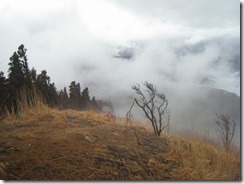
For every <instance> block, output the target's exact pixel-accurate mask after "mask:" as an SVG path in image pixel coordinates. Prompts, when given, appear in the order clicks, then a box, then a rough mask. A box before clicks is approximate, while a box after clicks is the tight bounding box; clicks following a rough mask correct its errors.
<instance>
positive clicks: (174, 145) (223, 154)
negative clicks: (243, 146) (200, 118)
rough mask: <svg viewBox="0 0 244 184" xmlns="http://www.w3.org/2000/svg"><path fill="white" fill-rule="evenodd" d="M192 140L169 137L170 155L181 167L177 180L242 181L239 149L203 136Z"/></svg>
mask: <svg viewBox="0 0 244 184" xmlns="http://www.w3.org/2000/svg"><path fill="white" fill-rule="evenodd" d="M194 135H196V136H195V137H191V139H187V140H186V139H184V138H180V137H179V136H170V138H169V142H170V144H169V145H170V150H169V152H168V153H167V157H168V158H170V159H171V160H174V161H175V163H177V165H178V167H176V169H174V171H173V173H174V176H175V179H176V180H216V181H217V180H240V151H239V150H237V149H234V148H233V149H231V150H229V151H226V150H225V149H224V147H221V146H220V145H221V143H220V142H219V143H218V142H216V141H217V139H216V141H215V142H214V141H213V139H211V140H208V138H209V137H204V136H203V135H198V134H196V133H194ZM207 136H208V135H207Z"/></svg>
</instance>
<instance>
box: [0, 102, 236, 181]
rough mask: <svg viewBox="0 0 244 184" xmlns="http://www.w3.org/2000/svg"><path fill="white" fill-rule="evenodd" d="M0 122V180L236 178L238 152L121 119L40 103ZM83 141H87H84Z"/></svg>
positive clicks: (203, 140)
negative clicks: (136, 136) (156, 131)
mask: <svg viewBox="0 0 244 184" xmlns="http://www.w3.org/2000/svg"><path fill="white" fill-rule="evenodd" d="M22 110H23V111H22V113H20V114H19V115H18V116H16V115H13V114H8V116H7V117H6V119H4V120H3V121H2V122H0V131H1V132H2V135H1V140H0V178H1V179H48V180H53V179H55V180H62V179H65V180H67V179H70V180H73V179H75V180H77V179H78V180H104V179H105V180H240V153H239V152H238V151H230V152H226V151H225V150H223V149H221V148H219V147H216V146H214V145H212V144H209V143H207V141H205V139H201V138H199V137H197V138H196V139H194V137H192V138H191V139H188V140H186V139H183V138H180V137H177V136H172V135H166V134H163V135H162V136H161V137H160V138H156V137H155V136H154V135H153V132H152V131H149V130H148V127H146V128H143V127H141V126H139V123H138V122H135V123H134V125H135V126H136V129H137V132H138V136H139V139H140V142H141V145H140V146H139V145H137V142H136V138H135V135H134V133H133V131H132V130H131V129H130V127H129V126H125V124H126V122H125V121H124V120H123V118H118V119H119V120H118V119H117V120H114V119H110V118H108V117H106V114H104V113H95V112H92V111H83V112H80V111H75V110H64V111H59V110H56V109H51V108H49V107H47V106H46V105H44V104H43V103H39V105H35V106H32V107H28V106H25V108H22ZM86 137H89V139H91V142H89V141H86V139H85V138H86Z"/></svg>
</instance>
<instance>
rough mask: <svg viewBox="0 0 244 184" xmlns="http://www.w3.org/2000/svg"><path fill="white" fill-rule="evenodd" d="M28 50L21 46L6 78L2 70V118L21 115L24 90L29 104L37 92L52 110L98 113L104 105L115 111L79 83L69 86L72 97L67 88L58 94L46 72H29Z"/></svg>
mask: <svg viewBox="0 0 244 184" xmlns="http://www.w3.org/2000/svg"><path fill="white" fill-rule="evenodd" d="M26 51H27V49H26V48H25V47H24V45H23V44H22V45H20V46H19V47H18V50H17V51H16V52H14V53H13V55H12V56H11V57H10V58H9V60H10V62H9V64H8V65H9V69H8V77H7V78H6V77H5V76H4V73H3V72H2V71H0V102H1V104H0V115H3V114H5V113H6V112H11V113H13V112H14V113H18V112H19V111H20V109H19V108H18V105H19V103H21V101H20V100H19V99H20V98H21V95H22V94H21V91H22V90H23V89H24V90H25V91H26V93H27V95H26V96H27V101H28V103H29V104H31V103H33V99H32V97H33V93H34V91H37V92H38V93H39V94H40V95H41V97H42V99H43V101H44V102H45V103H46V104H47V105H49V106H50V107H56V108H60V109H68V108H70V109H76V110H87V109H89V110H95V111H102V109H103V107H104V106H107V107H108V108H112V104H111V102H107V101H103V100H96V99H95V96H94V97H93V98H92V99H90V96H89V90H88V88H87V87H86V88H85V89H84V90H83V91H82V92H81V87H80V83H76V81H72V82H71V83H70V85H69V94H68V92H67V89H66V87H64V89H62V90H61V91H57V89H56V87H55V84H54V83H51V79H50V77H49V76H48V75H47V71H46V70H43V71H41V73H40V74H37V72H36V70H35V69H34V68H32V69H31V70H30V69H29V67H28V62H27V61H28V59H27V55H26Z"/></svg>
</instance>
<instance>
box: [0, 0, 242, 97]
mask: <svg viewBox="0 0 244 184" xmlns="http://www.w3.org/2000/svg"><path fill="white" fill-rule="evenodd" d="M187 2H188V5H187V6H186V4H185V2H183V1H180V0H172V1H165V0H155V1H143V0H134V1H129V0H123V1H122V0H121V1H120V0H117V1H116V0H99V1H98V0H89V1H85V0H83V1H76V0H59V1H51V2H50V1H35V2H33V1H28V0H23V1H21V2H20V1H17V0H10V1H1V2H0V12H1V16H0V20H1V25H0V34H1V41H2V43H4V44H2V46H1V48H0V67H1V70H2V71H4V73H5V76H7V69H8V63H9V57H10V56H11V55H12V54H13V52H14V51H16V50H17V48H18V46H19V45H20V44H24V45H25V47H26V48H27V55H28V62H29V67H30V68H32V67H34V68H35V69H36V70H37V72H38V73H39V72H40V71H41V70H44V69H45V70H47V72H48V75H49V76H50V77H51V80H52V82H54V83H55V84H56V87H57V89H58V90H60V89H62V88H63V87H68V86H69V84H70V82H71V81H74V80H75V81H77V82H80V84H81V87H82V88H85V87H88V88H89V89H90V91H91V96H93V95H95V96H96V97H97V98H98V99H103V98H105V99H110V96H114V94H116V93H120V92H126V93H130V92H131V86H132V85H133V84H135V83H141V82H144V81H145V80H147V81H149V82H152V83H154V84H155V85H156V86H157V87H158V88H159V89H162V90H165V89H172V90H187V89H188V88H192V87H201V86H207V87H213V88H218V89H223V90H227V91H229V92H233V93H235V94H237V95H239V96H240V2H239V1H228V0H224V1H223V0H214V1H206V0H198V1H195V0H188V1H187ZM64 74H65V75H64ZM64 76H65V77H64Z"/></svg>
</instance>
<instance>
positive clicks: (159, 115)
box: [127, 82, 170, 136]
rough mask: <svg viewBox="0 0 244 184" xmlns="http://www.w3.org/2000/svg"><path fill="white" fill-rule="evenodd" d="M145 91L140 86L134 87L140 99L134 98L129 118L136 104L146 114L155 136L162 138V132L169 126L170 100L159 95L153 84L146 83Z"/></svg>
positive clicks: (128, 113)
mask: <svg viewBox="0 0 244 184" xmlns="http://www.w3.org/2000/svg"><path fill="white" fill-rule="evenodd" d="M143 85H144V87H145V89H141V87H140V85H139V84H137V85H134V86H132V89H133V90H134V91H135V92H136V94H137V95H138V96H139V98H136V97H134V98H133V103H132V106H131V108H130V110H129V111H128V112H127V118H128V117H129V116H130V114H131V110H132V107H133V106H134V102H135V103H136V105H137V106H138V107H139V108H140V109H141V110H142V111H143V112H144V114H145V116H146V118H147V119H148V120H149V121H150V122H151V125H152V127H153V131H154V134H155V135H156V136H160V134H161V132H162V131H163V130H164V129H166V128H167V127H168V126H169V123H170V122H169V121H170V111H169V110H168V109H167V108H168V99H167V98H166V96H165V95H164V94H163V93H159V92H158V91H157V89H156V87H155V86H153V84H150V83H148V82H145V83H144V84H143Z"/></svg>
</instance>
